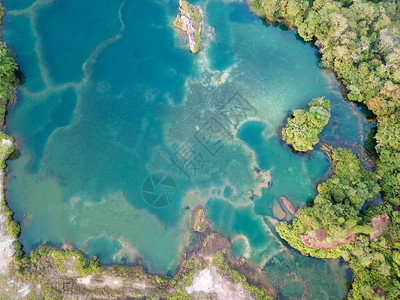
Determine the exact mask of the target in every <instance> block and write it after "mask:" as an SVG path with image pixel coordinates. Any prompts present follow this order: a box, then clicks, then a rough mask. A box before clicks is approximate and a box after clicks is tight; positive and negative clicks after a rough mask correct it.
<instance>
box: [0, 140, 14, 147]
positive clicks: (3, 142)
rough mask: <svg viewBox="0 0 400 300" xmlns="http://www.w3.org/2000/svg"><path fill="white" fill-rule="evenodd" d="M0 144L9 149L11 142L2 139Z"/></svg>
mask: <svg viewBox="0 0 400 300" xmlns="http://www.w3.org/2000/svg"><path fill="white" fill-rule="evenodd" d="M1 144H2V145H6V146H7V147H11V145H12V141H10V140H9V139H2V140H1Z"/></svg>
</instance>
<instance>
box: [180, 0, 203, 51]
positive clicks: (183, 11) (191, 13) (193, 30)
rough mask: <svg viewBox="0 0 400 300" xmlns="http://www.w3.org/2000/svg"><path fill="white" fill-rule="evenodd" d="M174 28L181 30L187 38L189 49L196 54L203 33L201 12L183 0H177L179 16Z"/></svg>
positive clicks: (197, 7)
mask: <svg viewBox="0 0 400 300" xmlns="http://www.w3.org/2000/svg"><path fill="white" fill-rule="evenodd" d="M174 26H175V27H176V28H179V29H181V30H183V31H184V32H185V33H186V34H187V36H188V38H189V49H190V51H192V53H197V52H198V51H199V49H200V44H201V33H202V31H203V12H202V10H201V8H200V7H199V6H193V5H191V4H189V2H187V1H185V0H179V14H178V16H177V17H176V19H175V21H174Z"/></svg>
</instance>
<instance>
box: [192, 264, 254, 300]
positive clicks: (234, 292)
mask: <svg viewBox="0 0 400 300" xmlns="http://www.w3.org/2000/svg"><path fill="white" fill-rule="evenodd" d="M186 291H187V292H188V294H189V295H191V296H192V297H193V296H195V294H197V293H199V292H203V293H206V294H210V293H213V294H216V296H217V300H226V299H235V300H244V299H252V297H251V295H250V293H249V292H248V291H247V290H246V289H244V288H243V285H242V284H241V283H236V284H233V283H232V282H230V281H229V280H228V279H227V278H224V277H222V276H221V275H219V274H218V273H217V270H216V268H215V267H210V268H207V269H204V270H202V271H200V272H197V273H196V274H195V275H194V277H193V282H192V285H191V286H189V287H187V288H186ZM192 294H193V295H192Z"/></svg>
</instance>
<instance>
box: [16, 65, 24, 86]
mask: <svg viewBox="0 0 400 300" xmlns="http://www.w3.org/2000/svg"><path fill="white" fill-rule="evenodd" d="M15 76H16V77H17V78H18V81H19V85H21V86H23V85H24V84H25V82H26V75H25V72H24V71H22V69H21V68H20V67H18V69H17V70H15Z"/></svg>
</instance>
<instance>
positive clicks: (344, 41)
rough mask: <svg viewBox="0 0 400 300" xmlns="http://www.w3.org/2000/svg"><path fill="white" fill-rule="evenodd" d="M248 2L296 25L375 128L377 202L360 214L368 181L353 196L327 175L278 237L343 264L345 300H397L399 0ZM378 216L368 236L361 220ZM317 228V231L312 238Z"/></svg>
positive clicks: (399, 255) (399, 230)
mask: <svg viewBox="0 0 400 300" xmlns="http://www.w3.org/2000/svg"><path fill="white" fill-rule="evenodd" d="M249 1H250V4H251V5H252V7H253V9H254V10H255V11H256V12H257V13H258V14H259V15H260V16H261V17H264V18H266V19H267V20H269V21H280V22H283V23H285V24H287V25H288V26H289V27H296V28H298V34H299V35H300V36H301V37H302V38H303V39H304V40H305V41H311V40H314V41H315V45H316V46H317V47H319V49H320V52H321V54H322V59H321V65H322V66H323V67H325V68H328V69H332V70H333V71H335V72H336V74H337V77H338V78H339V79H340V80H341V81H342V82H343V84H344V85H345V87H346V88H347V98H348V99H349V100H352V101H358V102H362V103H364V104H365V105H366V106H367V107H368V108H369V109H370V110H371V111H372V112H373V113H374V114H375V115H376V120H377V126H378V128H377V134H376V137H375V138H376V142H377V145H376V151H377V153H378V155H379V157H378V160H377V170H376V171H377V177H378V178H380V181H379V184H380V186H381V190H382V192H383V193H382V195H383V199H384V202H385V204H383V205H375V206H371V207H369V208H367V209H364V210H361V211H360V204H362V203H363V202H364V201H367V199H370V196H371V195H372V194H373V193H372V192H374V191H375V188H373V189H372V190H371V188H372V186H371V183H372V181H368V180H367V181H365V180H361V181H359V185H361V186H364V187H365V186H367V187H368V186H369V188H365V189H364V191H365V193H366V194H362V193H359V192H355V191H357V189H358V188H357V187H356V186H354V183H353V182H352V181H351V180H350V182H349V184H348V185H347V184H346V183H345V182H344V181H343V179H344V178H343V177H342V176H340V174H337V173H336V172H335V175H334V176H333V177H332V178H331V179H329V180H328V181H327V182H326V183H324V184H322V185H319V187H318V191H319V195H318V196H317V197H316V199H315V201H314V204H313V206H312V207H311V208H306V209H304V211H303V210H302V211H301V212H300V213H299V217H298V218H297V219H295V220H294V221H293V223H292V224H291V225H287V224H284V223H283V224H282V225H280V226H279V227H278V231H279V233H280V234H281V235H282V237H283V238H285V239H286V240H287V241H288V242H289V243H290V244H291V245H292V246H293V247H295V248H296V249H299V250H300V251H302V252H303V253H304V254H308V255H312V256H316V257H339V256H342V257H343V258H344V259H345V260H347V261H349V263H350V266H351V268H352V269H353V271H354V273H355V279H354V282H353V287H352V290H351V292H350V293H349V296H348V297H349V299H383V296H385V297H386V299H399V298H400V282H399V278H400V271H399V263H400V251H399V250H400V218H399V205H400V17H399V16H400V3H399V1H398V0H389V1H362V0H356V1H348V0H344V1H334V0H315V1H306V0H249ZM334 152H335V151H334ZM349 157H350V156H349ZM353 162H354V161H353ZM333 164H334V167H335V169H336V170H339V169H341V168H339V169H338V166H337V165H335V161H333ZM358 170H359V171H360V172H361V173H364V172H365V171H366V170H364V171H363V170H362V168H361V169H360V168H358ZM346 172H350V170H346ZM344 174H346V173H344ZM327 195H330V196H329V197H327ZM340 201H342V202H340ZM343 201H344V202H343ZM325 213H326V216H325ZM317 215H318V216H321V218H319V217H317ZM322 215H323V216H322ZM385 216H387V217H388V220H389V221H390V223H389V224H388V226H387V228H385V230H387V231H386V232H385V233H384V234H382V235H381V236H380V237H379V238H376V239H369V238H368V236H367V235H368V232H369V231H370V230H371V227H370V226H371V223H370V222H369V221H370V220H372V219H374V218H383V219H385ZM311 220H312V222H315V223H313V227H312V228H313V229H311V227H309V226H310V225H309V224H307V222H309V221H311ZM375 220H377V219H375ZM318 226H320V228H321V229H322V230H320V231H319V232H318V233H317V231H318V229H320V228H317V227H318ZM310 230H311V231H312V230H314V231H315V232H310ZM347 230H349V231H347ZM313 234H314V236H311V237H309V235H313ZM304 235H305V236H304ZM317 236H318V237H319V238H322V240H325V241H326V242H329V241H331V242H332V240H334V239H338V240H339V241H341V243H337V244H336V246H335V247H332V248H330V249H324V248H327V245H326V244H325V245H323V244H322V243H321V241H316V240H315V238H316V237H317ZM301 237H303V240H302V238H301ZM346 239H347V240H346ZM312 241H313V242H314V243H311V242H312ZM345 241H346V243H344V242H345ZM307 243H308V244H309V245H312V246H314V248H313V247H309V246H307ZM331 246H332V245H331Z"/></svg>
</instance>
